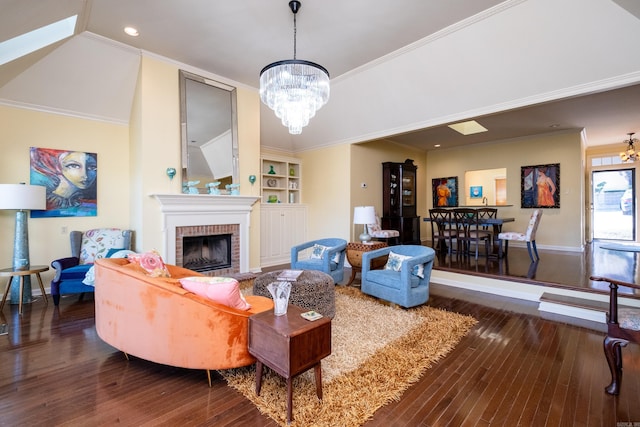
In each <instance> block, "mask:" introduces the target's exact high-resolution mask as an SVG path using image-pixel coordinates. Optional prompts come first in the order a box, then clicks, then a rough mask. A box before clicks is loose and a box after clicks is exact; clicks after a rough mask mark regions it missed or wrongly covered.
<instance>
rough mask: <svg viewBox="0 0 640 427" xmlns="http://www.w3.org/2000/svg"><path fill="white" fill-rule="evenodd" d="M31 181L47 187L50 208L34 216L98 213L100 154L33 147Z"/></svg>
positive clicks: (36, 212) (89, 214) (91, 214)
mask: <svg viewBox="0 0 640 427" xmlns="http://www.w3.org/2000/svg"><path fill="white" fill-rule="evenodd" d="M30 151H31V184H32V185H43V186H44V187H46V189H47V209H46V210H44V211H31V216H32V217H36V218H38V217H59V216H96V215H97V200H96V185H97V177H98V156H97V154H96V153H85V152H82V151H69V150H56V149H51V148H37V147H31V149H30Z"/></svg>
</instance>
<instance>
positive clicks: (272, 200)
mask: <svg viewBox="0 0 640 427" xmlns="http://www.w3.org/2000/svg"><path fill="white" fill-rule="evenodd" d="M267 203H278V196H275V195H273V194H272V195H270V196H269V198H268V199H267Z"/></svg>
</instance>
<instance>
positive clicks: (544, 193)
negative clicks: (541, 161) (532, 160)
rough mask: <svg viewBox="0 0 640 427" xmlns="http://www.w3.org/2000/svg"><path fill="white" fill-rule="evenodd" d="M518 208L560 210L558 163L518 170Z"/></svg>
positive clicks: (523, 167)
mask: <svg viewBox="0 0 640 427" xmlns="http://www.w3.org/2000/svg"><path fill="white" fill-rule="evenodd" d="M520 197H521V199H520V207H522V208H560V163H553V164H550V165H536V166H522V167H521V168H520Z"/></svg>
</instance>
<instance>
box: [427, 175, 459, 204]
mask: <svg viewBox="0 0 640 427" xmlns="http://www.w3.org/2000/svg"><path fill="white" fill-rule="evenodd" d="M431 185H432V187H433V207H449V206H458V177H457V176H450V177H448V178H433V179H432V180H431Z"/></svg>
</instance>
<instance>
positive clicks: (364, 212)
mask: <svg viewBox="0 0 640 427" xmlns="http://www.w3.org/2000/svg"><path fill="white" fill-rule="evenodd" d="M353 223H354V224H375V223H376V211H375V209H374V208H373V206H356V207H355V208H354V210H353Z"/></svg>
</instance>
